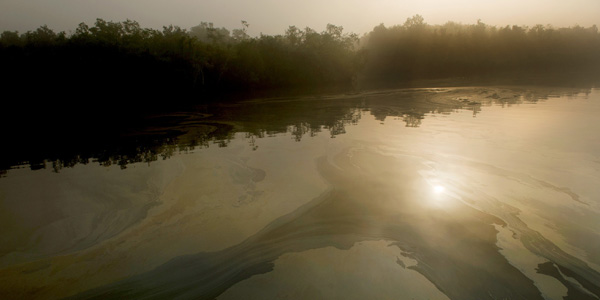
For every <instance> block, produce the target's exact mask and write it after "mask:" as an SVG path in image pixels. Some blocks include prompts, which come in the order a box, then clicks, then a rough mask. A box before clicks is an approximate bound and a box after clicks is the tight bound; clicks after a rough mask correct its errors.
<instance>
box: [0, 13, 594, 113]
mask: <svg viewBox="0 0 600 300" xmlns="http://www.w3.org/2000/svg"><path fill="white" fill-rule="evenodd" d="M248 26H249V24H248V23H247V22H245V21H242V27H241V28H239V29H234V30H233V31H229V30H227V29H225V28H217V27H214V26H213V24H212V23H204V22H203V23H201V24H199V25H198V26H195V27H192V28H191V29H190V30H189V31H188V30H184V29H181V28H179V27H176V26H168V27H163V30H162V31H160V30H155V29H148V28H142V27H140V25H139V24H138V23H137V22H135V21H130V20H127V21H125V22H108V21H104V20H102V19H98V20H97V21H96V23H95V24H94V26H88V25H86V24H84V23H82V24H80V25H79V26H78V28H76V29H75V31H74V32H72V33H70V34H66V33H64V32H60V33H55V32H54V31H52V30H51V29H49V28H48V27H47V26H42V27H40V28H38V29H37V30H35V31H29V32H26V33H23V34H19V33H18V32H11V31H5V32H3V33H2V34H1V36H0V62H1V63H2V66H3V68H2V82H3V83H5V84H6V86H9V87H13V88H20V89H22V90H27V93H33V94H34V95H33V96H40V97H43V96H47V95H49V93H50V92H52V93H54V94H57V95H60V96H62V97H81V96H86V97H88V96H90V95H91V96H92V97H95V96H98V97H101V98H103V99H106V98H107V97H108V98H115V97H116V95H118V96H119V97H117V98H121V99H123V98H127V101H128V102H136V101H138V102H139V101H142V100H140V99H142V98H143V99H144V100H143V101H142V102H144V103H146V104H147V101H148V98H147V97H146V96H152V97H153V98H157V97H156V96H168V97H172V96H184V95H185V96H189V95H193V96H197V95H198V93H206V92H210V93H213V92H218V93H220V92H224V91H226V92H231V91H249V90H253V91H255V90H267V89H268V90H273V89H290V88H306V87H313V88H314V87H324V86H338V87H339V86H341V87H344V88H347V89H351V88H356V86H357V81H358V80H359V79H360V80H361V81H366V82H369V81H372V82H373V81H389V82H398V81H406V80H412V79H423V78H445V77H462V76H480V75H496V74H504V73H507V72H508V73H510V72H519V73H530V72H540V73H547V72H565V71H581V70H597V69H598V67H599V66H600V34H599V33H598V29H597V27H596V26H593V27H590V28H583V27H580V26H575V27H570V28H557V29H555V28H552V27H551V26H542V25H537V26H534V27H532V28H526V27H519V26H506V27H501V28H497V27H494V26H489V25H486V24H484V23H482V22H478V23H477V24H473V25H464V24H458V23H454V22H448V23H446V24H444V25H428V24H426V23H425V22H424V20H423V18H422V17H421V16H419V15H416V16H414V17H412V18H409V19H407V20H406V22H405V23H404V24H403V25H396V26H392V27H386V26H384V25H383V24H381V25H379V26H376V27H375V28H374V29H373V31H372V32H370V33H368V34H366V35H364V36H363V37H362V38H361V39H360V42H359V39H358V37H357V36H356V35H355V34H347V33H344V32H343V28H342V27H339V26H334V25H327V27H326V29H325V30H324V31H323V32H317V31H315V30H313V29H310V28H306V29H304V30H302V29H299V28H297V27H295V26H291V27H289V28H288V29H287V30H286V32H285V34H283V35H275V36H269V35H262V34H261V35H260V36H259V37H250V36H248V34H247V33H246V29H247V27H248ZM36 92H39V93H36ZM196 98H197V97H194V99H196ZM180 99H191V98H180ZM179 102H185V100H179Z"/></svg>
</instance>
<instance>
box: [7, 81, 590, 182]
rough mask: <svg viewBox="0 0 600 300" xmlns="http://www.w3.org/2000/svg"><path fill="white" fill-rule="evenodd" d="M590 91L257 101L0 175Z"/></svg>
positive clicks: (156, 156) (333, 131)
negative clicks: (364, 120) (367, 116)
mask: <svg viewBox="0 0 600 300" xmlns="http://www.w3.org/2000/svg"><path fill="white" fill-rule="evenodd" d="M590 91H591V90H590V89H583V90H581V89H556V90H549V89H548V88H544V89H534V88H520V89H519V88H512V89H500V88H469V89H460V88H458V89H446V90H444V89H437V90H426V89H425V90H419V91H416V92H407V91H406V90H399V91H392V92H387V93H384V94H374V95H369V94H366V95H364V96H360V97H356V98H351V97H350V98H347V99H341V100H340V99H337V100H335V101H334V100H330V99H319V100H310V101H291V102H283V103H269V102H264V103H260V104H258V105H256V104H253V105H244V104H234V105H231V106H228V107H226V108H225V109H223V108H222V107H221V108H217V109H216V110H215V111H208V112H207V115H209V114H210V115H213V117H212V119H210V120H209V119H206V118H205V117H202V118H200V119H199V120H195V121H193V122H190V120H189V118H182V119H181V120H179V119H176V118H174V121H172V122H171V119H169V120H170V121H169V122H170V123H169V124H170V125H169V126H171V127H165V128H162V127H160V126H158V128H159V129H156V128H154V129H153V130H154V131H150V132H151V133H147V132H146V133H141V134H137V135H130V136H125V137H121V138H119V139H117V140H102V141H94V143H93V144H91V145H88V144H85V143H84V144H81V143H79V144H78V142H79V140H78V138H79V137H78V136H75V137H72V138H70V139H68V140H72V141H75V142H74V143H71V144H66V145H56V146H57V147H62V148H59V149H58V150H56V149H52V150H53V151H54V152H49V153H43V151H42V152H40V153H35V155H34V156H31V157H25V158H20V159H19V158H14V157H9V156H6V155H3V156H2V159H3V160H2V161H0V166H4V167H0V176H6V175H7V171H6V170H8V169H10V168H11V167H12V166H16V165H23V164H24V163H26V164H29V168H30V169H32V170H37V169H45V168H47V167H51V168H52V170H53V171H55V172H59V171H60V170H61V169H63V168H69V167H73V166H75V165H77V164H84V165H85V164H89V163H90V162H92V163H97V164H99V165H101V166H107V167H108V166H112V165H118V166H120V167H121V168H122V169H125V168H127V166H128V165H129V164H134V163H147V164H150V163H151V162H154V161H157V160H165V159H168V158H171V157H172V156H174V155H177V154H180V153H189V152H192V151H194V150H198V149H204V148H208V147H210V146H211V145H215V146H217V147H227V146H228V145H229V144H230V143H231V141H232V140H233V139H234V135H235V133H236V132H242V133H244V135H243V136H244V138H245V139H246V140H247V142H248V145H249V147H250V148H251V149H252V150H258V148H259V144H260V142H259V141H260V139H263V138H265V137H274V136H277V135H280V134H290V135H291V137H292V138H293V139H294V140H295V141H297V142H301V141H302V139H303V138H304V137H306V136H308V137H314V136H317V135H318V134H319V133H321V132H323V131H328V132H329V134H330V136H331V137H332V138H334V137H336V136H337V135H340V134H345V133H346V126H348V125H356V124H358V122H359V121H360V119H361V116H362V114H363V113H370V114H371V115H373V116H374V118H375V119H377V120H379V121H381V122H383V121H384V120H385V118H387V117H394V118H397V119H401V120H402V121H403V122H404V123H405V124H406V127H411V128H416V127H419V126H421V125H422V122H424V120H425V116H426V115H427V114H450V113H452V112H454V111H456V110H459V109H463V110H464V109H466V110H472V111H473V116H476V114H478V113H480V112H481V110H482V107H483V106H491V105H500V106H502V107H510V106H512V105H518V104H521V103H535V102H538V101H543V100H544V99H548V98H552V97H558V96H559V95H562V96H565V95H566V96H573V95H577V94H580V93H583V94H589V93H590ZM205 109H206V110H211V109H213V108H210V107H209V108H205ZM219 109H221V110H219ZM186 122H187V123H186ZM232 123H234V124H236V125H235V127H234V126H232V125H226V124H232ZM149 126H151V125H149ZM142 132H143V130H142ZM152 132H154V133H152ZM31 139H32V140H34V139H35V138H34V137H32V138H31ZM77 149H79V150H77ZM42 150H43V149H42ZM15 153H17V152H15ZM25 153H31V152H25ZM52 153H55V154H52ZM56 153H59V154H60V155H56Z"/></svg>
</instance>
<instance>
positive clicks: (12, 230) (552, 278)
mask: <svg viewBox="0 0 600 300" xmlns="http://www.w3.org/2000/svg"><path fill="white" fill-rule="evenodd" d="M598 113H600V91H598V90H597V89H574V88H548V87H473V88H469V87H466V88H465V87H461V88H432V89H403V90H393V91H380V92H370V93H363V94H359V95H347V96H336V97H308V98H289V99H284V98H282V99H269V100H254V101H245V102H242V103H227V104H220V105H207V106H201V107H198V109H197V111H194V112H185V113H180V114H174V115H170V116H168V117H169V118H172V119H173V120H175V121H173V122H169V124H168V126H167V125H165V123H164V122H163V123H161V124H162V125H161V126H157V127H153V128H145V129H144V130H143V132H136V133H131V136H134V137H139V136H147V135H148V134H149V133H156V132H160V133H167V132H171V133H172V132H176V134H170V135H166V134H164V135H162V138H161V139H155V140H153V142H152V144H151V145H148V144H141V142H140V144H138V145H137V146H136V147H134V148H135V149H138V150H137V151H132V150H131V149H130V148H128V150H127V151H125V152H123V151H121V152H119V151H118V150H116V151H114V152H107V151H106V149H100V150H98V153H104V156H101V155H98V154H93V153H94V152H91V153H92V154H89V153H90V152H87V154H88V156H91V158H90V159H89V160H88V159H83V160H82V159H81V158H82V157H83V154H80V155H79V156H77V155H75V156H73V157H67V158H64V157H63V158H60V159H57V158H55V157H48V159H47V160H46V161H45V164H46V166H47V167H46V168H42V169H39V170H32V169H38V167H35V168H27V166H22V167H14V168H12V169H9V170H8V171H7V172H6V174H5V176H4V177H3V178H0V215H1V216H2V218H0V222H1V224H0V238H1V243H0V244H1V245H2V246H0V282H1V283H0V294H3V295H8V296H9V297H10V298H34V299H53V298H62V297H69V296H70V297H74V298H77V299H89V298H97V299H107V298H111V299H112V298H194V299H196V298H206V299H212V298H220V299H221V298H222V299H237V298H253V299H269V298H294V299H311V298H323V299H330V298H343V299H365V298H398V299H403V298H404V299H406V298H408V299H410V298H415V299H420V298H427V299H563V298H564V297H569V298H567V299H598V298H599V297H600V202H599V190H598V187H597V185H598V182H600V181H599V179H600V157H599V153H600V139H599V138H598V134H597V133H598V131H599V130H600V122H599V121H598ZM164 117H165V116H163V118H164ZM134 140H136V139H134ZM137 140H139V141H141V140H143V139H139V138H138V139H137ZM113 148H114V149H122V148H123V147H121V148H119V147H113ZM102 151H104V152H102ZM81 161H83V162H86V163H85V164H80V163H78V162H81ZM50 166H53V167H50ZM69 166H70V167H69Z"/></svg>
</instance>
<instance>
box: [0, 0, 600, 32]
mask: <svg viewBox="0 0 600 300" xmlns="http://www.w3.org/2000/svg"><path fill="white" fill-rule="evenodd" d="M415 14H420V15H422V16H423V17H424V18H425V21H426V22H427V23H429V24H443V23H445V22H446V21H456V22H461V23H469V24H472V23H475V22H477V19H481V20H482V21H483V22H484V23H487V24H491V25H498V26H502V25H512V24H516V25H528V26H531V25H535V24H544V25H546V24H552V25H554V26H557V27H563V26H565V27H566V26H573V25H576V24H579V25H581V26H586V27H587V26H591V25H593V24H597V25H600V0H569V1H566V0H477V1H471V0H454V1H450V0H395V1H392V0H369V1H367V0H330V1H324V0H301V1H300V0H254V1H242V0H169V1H167V0H0V31H4V30H18V31H19V32H25V31H27V30H33V29H35V28H37V27H39V26H41V25H44V24H46V25H48V26H49V27H50V28H52V29H54V30H55V31H62V30H64V31H67V32H69V31H70V30H74V29H75V27H76V26H77V24H79V23H81V22H85V23H87V24H88V25H92V24H93V23H94V21H95V20H96V18H103V19H105V20H107V21H124V20H125V19H131V20H136V21H138V22H139V23H140V24H141V25H142V26H143V27H152V28H162V26H163V25H169V24H173V25H178V26H180V27H182V28H190V27H192V26H195V25H197V24H199V23H200V22H202V21H206V22H213V23H214V24H215V26H218V27H226V28H228V29H233V28H239V27H241V24H240V21H241V20H246V21H248V23H249V24H250V28H249V33H250V34H251V35H258V34H259V33H261V32H262V33H265V34H281V33H283V32H284V31H285V29H286V28H287V27H288V26H289V25H296V26H298V27H301V28H303V27H306V26H308V27H311V28H313V29H315V30H317V31H322V30H324V28H325V25H326V24H327V23H331V24H335V25H339V26H343V27H344V29H345V31H350V32H354V33H358V34H362V33H366V32H368V31H370V30H371V29H373V27H374V26H376V25H378V24H380V23H384V24H386V25H395V24H402V23H404V21H405V20H406V18H408V17H411V16H413V15H415Z"/></svg>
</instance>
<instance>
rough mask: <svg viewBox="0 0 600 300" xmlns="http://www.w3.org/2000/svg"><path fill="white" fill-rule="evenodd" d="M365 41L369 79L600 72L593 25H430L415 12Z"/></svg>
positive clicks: (599, 37) (597, 39) (598, 43)
mask: <svg viewBox="0 0 600 300" xmlns="http://www.w3.org/2000/svg"><path fill="white" fill-rule="evenodd" d="M364 40H365V48H366V49H368V53H369V55H368V59H367V61H368V63H367V66H366V69H365V70H363V73H364V75H365V77H366V78H368V79H370V80H373V81H379V80H391V81H398V80H409V79H415V78H444V77H462V76H482V75H484V76H499V75H507V74H508V75H517V74H520V75H522V74H548V73H554V74H559V73H563V72H590V71H592V72H596V74H597V73H598V70H600V34H599V33H598V28H597V27H596V26H595V25H594V26H592V27H590V28H583V27H580V26H575V27H570V28H553V27H552V26H543V25H536V26H534V27H531V28H527V27H520V26H506V27H501V28H497V27H495V26H489V25H486V24H484V23H482V22H481V21H478V22H477V24H473V25H463V24H458V23H454V22H448V23H446V24H444V25H428V24H426V23H425V22H424V20H423V18H422V17H421V16H419V15H417V16H414V17H412V18H409V19H408V20H407V21H406V22H405V23H404V24H403V25H397V26H392V27H385V26H384V25H383V24H381V25H379V26H377V27H375V28H374V29H373V31H372V32H370V33H369V34H368V35H367V36H366V37H365V38H364Z"/></svg>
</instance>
